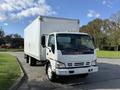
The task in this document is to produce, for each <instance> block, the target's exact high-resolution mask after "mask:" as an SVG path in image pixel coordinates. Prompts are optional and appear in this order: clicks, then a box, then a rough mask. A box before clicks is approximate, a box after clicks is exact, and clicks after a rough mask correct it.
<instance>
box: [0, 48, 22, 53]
mask: <svg viewBox="0 0 120 90" xmlns="http://www.w3.org/2000/svg"><path fill="white" fill-rule="evenodd" d="M8 51H10V52H20V51H24V49H13V48H10V49H7V48H0V52H8Z"/></svg>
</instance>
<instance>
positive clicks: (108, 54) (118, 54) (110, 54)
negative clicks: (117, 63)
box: [97, 50, 120, 58]
mask: <svg viewBox="0 0 120 90" xmlns="http://www.w3.org/2000/svg"><path fill="white" fill-rule="evenodd" d="M97 57H99V58H120V51H99V50H97Z"/></svg>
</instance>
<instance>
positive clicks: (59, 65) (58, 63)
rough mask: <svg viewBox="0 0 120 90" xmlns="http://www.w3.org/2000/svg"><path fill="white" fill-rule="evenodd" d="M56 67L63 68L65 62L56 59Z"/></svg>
mask: <svg viewBox="0 0 120 90" xmlns="http://www.w3.org/2000/svg"><path fill="white" fill-rule="evenodd" d="M56 68H65V63H62V62H59V61H57V62H56Z"/></svg>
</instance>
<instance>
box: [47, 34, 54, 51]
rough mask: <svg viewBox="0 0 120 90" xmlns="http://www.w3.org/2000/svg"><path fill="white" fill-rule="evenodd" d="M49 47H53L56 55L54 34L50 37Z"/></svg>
mask: <svg viewBox="0 0 120 90" xmlns="http://www.w3.org/2000/svg"><path fill="white" fill-rule="evenodd" d="M48 46H49V47H51V49H52V52H53V53H54V52H55V37H54V35H53V34H52V35H50V36H49V40H48Z"/></svg>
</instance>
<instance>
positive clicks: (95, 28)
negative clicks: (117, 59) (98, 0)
mask: <svg viewBox="0 0 120 90" xmlns="http://www.w3.org/2000/svg"><path fill="white" fill-rule="evenodd" d="M102 25H103V20H101V19H98V18H97V19H94V20H93V21H91V22H89V23H88V24H87V25H84V26H82V27H81V28H80V32H85V33H88V34H90V35H92V36H93V37H94V39H95V45H96V47H100V45H101V43H102V40H103V33H102V31H101V28H102Z"/></svg>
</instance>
